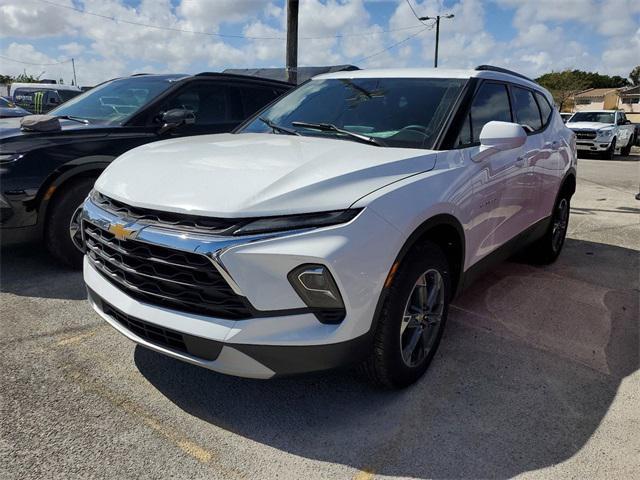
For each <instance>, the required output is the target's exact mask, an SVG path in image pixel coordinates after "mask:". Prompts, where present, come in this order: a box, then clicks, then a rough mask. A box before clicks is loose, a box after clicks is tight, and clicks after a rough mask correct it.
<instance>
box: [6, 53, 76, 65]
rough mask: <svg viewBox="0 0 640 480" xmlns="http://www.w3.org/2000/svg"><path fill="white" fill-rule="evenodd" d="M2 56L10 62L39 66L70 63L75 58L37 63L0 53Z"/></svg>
mask: <svg viewBox="0 0 640 480" xmlns="http://www.w3.org/2000/svg"><path fill="white" fill-rule="evenodd" d="M0 58H2V59H3V60H8V61H10V62H16V63H22V64H24V65H36V66H38V67H49V66H51V65H62V64H63V63H69V62H71V61H72V60H73V59H71V58H68V59H66V60H61V61H60V62H53V63H35V62H24V61H22V60H16V59H15V58H9V57H5V56H4V55H0Z"/></svg>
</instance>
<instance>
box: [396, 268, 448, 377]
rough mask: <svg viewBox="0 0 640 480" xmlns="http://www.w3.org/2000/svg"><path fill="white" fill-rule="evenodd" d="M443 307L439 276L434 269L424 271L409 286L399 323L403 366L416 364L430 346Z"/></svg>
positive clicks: (436, 336)
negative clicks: (409, 292)
mask: <svg viewBox="0 0 640 480" xmlns="http://www.w3.org/2000/svg"><path fill="white" fill-rule="evenodd" d="M444 307H445V288H444V281H443V279H442V275H441V274H440V272H438V270H435V269H430V270H427V271H426V272H424V273H423V274H422V275H420V276H419V277H418V280H417V281H416V283H415V284H414V286H413V289H412V291H411V294H410V295H409V299H408V300H407V304H406V305H405V309H404V314H403V317H402V323H401V325H400V350H401V352H402V360H403V361H404V363H405V364H406V365H407V366H409V367H415V366H418V365H419V364H420V363H422V361H423V360H424V359H425V358H426V357H427V356H428V355H429V352H431V350H432V349H433V346H434V344H435V343H436V339H437V338H438V333H439V332H440V330H441V328H442V315H443V313H444Z"/></svg>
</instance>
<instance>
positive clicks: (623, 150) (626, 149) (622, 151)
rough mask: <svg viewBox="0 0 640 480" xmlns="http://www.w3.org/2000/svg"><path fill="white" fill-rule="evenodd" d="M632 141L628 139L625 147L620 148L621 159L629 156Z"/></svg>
mask: <svg viewBox="0 0 640 480" xmlns="http://www.w3.org/2000/svg"><path fill="white" fill-rule="evenodd" d="M632 140H633V139H632V138H630V139H629V143H627V146H626V147H621V148H620V155H622V156H623V157H628V156H629V155H631V145H633V143H632Z"/></svg>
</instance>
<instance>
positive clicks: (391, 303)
mask: <svg viewBox="0 0 640 480" xmlns="http://www.w3.org/2000/svg"><path fill="white" fill-rule="evenodd" d="M434 270H435V271H437V272H438V273H439V274H440V278H441V279H442V285H443V289H444V294H443V296H442V298H443V300H442V313H441V320H440V321H439V324H438V329H437V330H436V331H435V332H432V333H431V335H432V338H430V339H429V344H430V347H429V350H428V353H424V352H422V353H423V354H424V355H425V356H424V358H422V359H421V360H420V361H419V362H418V363H417V364H416V365H414V366H410V365H408V364H407V363H406V360H405V359H404V358H403V353H402V342H403V338H404V337H403V336H402V334H401V326H402V323H403V315H404V313H405V307H406V306H407V305H408V302H409V298H410V296H411V295H412V294H413V291H414V286H415V285H416V281H417V280H418V279H419V278H420V277H421V276H422V275H423V274H424V273H425V272H432V271H434ZM450 298H451V279H450V275H449V266H448V263H447V259H446V257H445V255H444V254H443V253H442V250H441V249H440V248H439V247H438V246H437V245H435V244H433V243H431V242H425V243H422V244H421V245H419V246H417V247H414V249H413V250H412V251H411V252H409V253H408V254H407V256H406V257H405V259H404V260H403V261H402V264H401V265H400V267H399V268H398V270H397V272H396V274H395V276H394V277H393V280H392V283H391V285H390V287H389V289H388V292H387V296H386V299H385V303H384V305H383V307H382V311H381V313H380V317H379V318H378V322H377V325H376V330H375V332H374V340H373V348H372V351H371V353H370V355H369V357H368V358H367V359H366V360H365V361H364V362H363V363H362V364H361V365H360V372H361V373H362V374H364V375H365V376H366V377H367V378H368V379H369V381H371V382H372V383H374V384H376V385H378V386H383V387H386V388H394V389H398V388H404V387H407V386H409V385H411V384H412V383H414V382H415V381H416V380H418V379H419V378H420V377H421V376H422V375H423V374H424V372H425V371H426V370H427V368H428V367H429V364H430V363H431V361H432V360H433V357H434V355H435V354H436V351H437V349H438V345H439V344H440V340H441V338H442V334H443V332H444V327H445V323H446V320H447V314H448V310H449V300H450ZM425 321H426V320H425ZM427 328H429V327H427ZM419 336H420V335H419ZM420 341H422V342H424V341H425V340H424V339H423V338H422V337H421V340H420Z"/></svg>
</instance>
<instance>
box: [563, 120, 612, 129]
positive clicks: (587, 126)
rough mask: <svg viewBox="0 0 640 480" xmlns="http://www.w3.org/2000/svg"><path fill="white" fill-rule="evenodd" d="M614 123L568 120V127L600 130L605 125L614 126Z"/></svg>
mask: <svg viewBox="0 0 640 480" xmlns="http://www.w3.org/2000/svg"><path fill="white" fill-rule="evenodd" d="M614 126H615V125H614V124H613V123H600V122H567V127H568V128H577V129H578V130H581V129H584V130H600V129H601V128H604V127H614Z"/></svg>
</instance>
